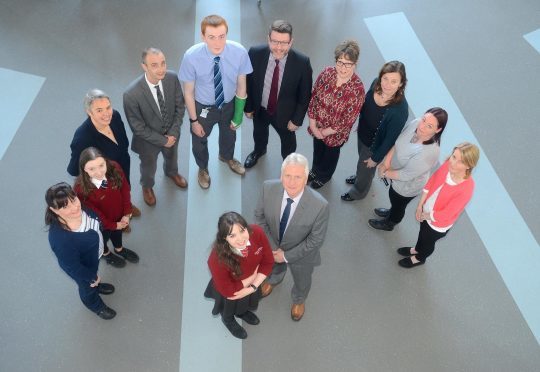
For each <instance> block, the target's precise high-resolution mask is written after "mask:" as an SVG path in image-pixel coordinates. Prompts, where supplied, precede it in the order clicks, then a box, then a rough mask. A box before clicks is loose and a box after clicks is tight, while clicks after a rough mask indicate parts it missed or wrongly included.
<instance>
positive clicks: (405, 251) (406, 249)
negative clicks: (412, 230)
mask: <svg viewBox="0 0 540 372" xmlns="http://www.w3.org/2000/svg"><path fill="white" fill-rule="evenodd" d="M397 253H399V254H400V255H402V256H405V257H410V256H414V255H415V254H416V253H415V254H412V253H411V247H401V248H398V249H397Z"/></svg>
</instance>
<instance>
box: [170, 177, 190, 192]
mask: <svg viewBox="0 0 540 372" xmlns="http://www.w3.org/2000/svg"><path fill="white" fill-rule="evenodd" d="M169 178H170V179H171V180H173V182H174V184H175V185H176V186H178V187H180V188H181V189H185V188H186V187H187V181H186V179H185V178H184V177H182V175H181V174H178V173H177V174H175V175H174V176H169Z"/></svg>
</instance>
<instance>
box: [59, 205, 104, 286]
mask: <svg viewBox="0 0 540 372" xmlns="http://www.w3.org/2000/svg"><path fill="white" fill-rule="evenodd" d="M86 213H87V214H88V216H89V217H91V218H94V219H97V217H96V215H95V214H93V213H92V212H88V211H87V212H86ZM49 244H50V245H51V248H52V250H53V252H54V254H55V255H56V258H57V259H58V264H59V265H60V267H61V268H62V270H64V271H65V272H66V274H68V275H69V276H70V277H71V278H72V279H73V280H75V281H76V282H87V283H91V282H93V281H95V280H96V279H97V271H98V266H99V257H98V254H99V235H98V233H97V232H96V231H94V230H88V231H86V232H73V231H69V230H66V229H64V228H63V227H62V226H60V225H59V224H53V225H51V226H50V229H49Z"/></svg>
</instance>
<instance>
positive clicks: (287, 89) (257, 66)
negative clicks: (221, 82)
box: [244, 45, 313, 128]
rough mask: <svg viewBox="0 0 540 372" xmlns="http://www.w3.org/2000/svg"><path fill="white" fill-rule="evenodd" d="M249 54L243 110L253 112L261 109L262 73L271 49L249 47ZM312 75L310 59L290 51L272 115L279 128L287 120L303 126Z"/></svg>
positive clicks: (265, 46) (309, 97) (264, 70)
mask: <svg viewBox="0 0 540 372" xmlns="http://www.w3.org/2000/svg"><path fill="white" fill-rule="evenodd" d="M248 54H249V58H250V60H251V64H252V66H253V72H252V73H251V74H249V75H247V95H248V96H247V100H246V107H245V108H244V111H245V112H254V114H255V115H256V114H257V113H258V111H259V110H260V108H261V100H262V92H263V88H264V76H265V74H266V67H267V66H268V58H269V56H270V48H269V47H268V45H260V46H255V47H251V48H250V49H249V52H248ZM312 75H313V69H312V68H311V63H310V61H309V58H308V57H307V56H305V55H304V54H302V53H300V52H297V51H295V50H293V49H291V50H289V53H288V54H287V63H286V64H285V70H284V71H283V78H282V79H281V86H280V88H279V94H278V101H277V107H276V112H275V114H274V115H275V124H276V125H277V126H278V127H282V128H284V127H287V124H288V123H289V120H290V121H292V122H293V123H294V125H297V126H301V125H302V122H303V121H304V117H305V116H306V112H307V109H308V106H309V100H310V99H311V84H312V82H313V77H312Z"/></svg>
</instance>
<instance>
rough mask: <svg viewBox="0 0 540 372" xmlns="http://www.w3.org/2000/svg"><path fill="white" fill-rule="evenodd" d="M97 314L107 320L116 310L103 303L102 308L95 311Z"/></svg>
mask: <svg viewBox="0 0 540 372" xmlns="http://www.w3.org/2000/svg"><path fill="white" fill-rule="evenodd" d="M97 316H99V317H100V318H101V319H105V320H109V319H112V318H114V317H115V316H116V311H114V310H113V309H111V308H110V307H108V306H107V305H105V307H104V308H103V309H101V310H100V311H98V312H97Z"/></svg>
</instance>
